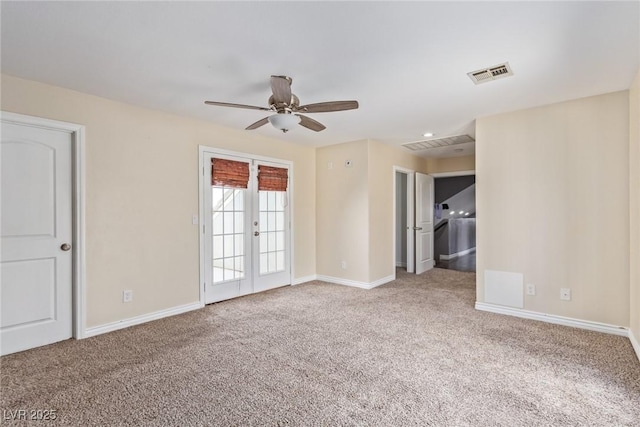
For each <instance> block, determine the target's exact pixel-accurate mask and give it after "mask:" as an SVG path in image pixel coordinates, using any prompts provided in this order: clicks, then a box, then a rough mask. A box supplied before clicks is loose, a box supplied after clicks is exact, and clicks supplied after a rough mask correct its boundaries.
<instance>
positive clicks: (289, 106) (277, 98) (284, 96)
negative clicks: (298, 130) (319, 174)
mask: <svg viewBox="0 0 640 427" xmlns="http://www.w3.org/2000/svg"><path fill="white" fill-rule="evenodd" d="M292 81H293V79H292V78H291V77H287V76H271V92H272V95H271V96H270V97H269V101H268V102H269V107H256V106H254V105H244V104H232V103H229V102H218V101H205V102H204V103H205V104H207V105H217V106H219V107H233V108H244V109H248V110H260V111H272V112H275V113H276V114H274V115H271V116H269V117H265V118H263V119H260V120H258V121H257V122H255V123H253V124H251V125H249V126H247V127H246V130H253V129H257V128H259V127H260V126H264V125H266V124H267V123H271V125H272V126H273V127H274V128H276V129H278V130H281V131H282V132H288V131H289V130H290V129H291V128H293V127H294V126H295V125H298V124H299V125H300V126H303V127H306V128H307V129H311V130H313V131H315V132H320V131H321V130H324V129H326V127H325V126H324V125H323V124H322V123H320V122H318V121H316V120H314V119H312V118H310V117H307V116H303V115H301V114H297V113H298V112H301V113H329V112H332V111H345V110H355V109H357V108H358V107H359V105H358V101H329V102H318V103H315V104H307V105H300V100H299V99H298V97H297V96H296V95H294V94H293V93H291V82H292Z"/></svg>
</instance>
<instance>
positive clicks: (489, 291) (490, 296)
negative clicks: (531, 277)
mask: <svg viewBox="0 0 640 427" xmlns="http://www.w3.org/2000/svg"><path fill="white" fill-rule="evenodd" d="M523 283H524V276H523V275H522V273H510V272H507V271H495V270H485V271H484V302H486V303H488V304H499V305H505V306H507V307H515V308H524V292H523V290H524V285H523Z"/></svg>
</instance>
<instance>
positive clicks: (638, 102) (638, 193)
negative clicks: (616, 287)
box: [629, 71, 640, 357]
mask: <svg viewBox="0 0 640 427" xmlns="http://www.w3.org/2000/svg"><path fill="white" fill-rule="evenodd" d="M629 134H630V135H629V136H630V138H629V141H630V144H629V205H630V206H629V208H630V209H629V218H630V224H629V225H630V236H631V242H630V243H631V252H630V267H631V269H630V282H629V284H630V288H631V289H630V291H631V294H630V301H631V306H630V311H631V316H630V327H631V331H632V333H633V334H634V336H635V338H636V340H637V341H638V342H640V71H639V72H638V74H637V75H636V78H635V81H634V82H633V85H632V86H631V90H630V91H629ZM638 357H640V354H638Z"/></svg>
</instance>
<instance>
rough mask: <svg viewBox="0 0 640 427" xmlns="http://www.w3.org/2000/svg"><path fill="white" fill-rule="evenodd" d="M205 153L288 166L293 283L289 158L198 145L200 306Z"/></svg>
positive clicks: (291, 261)
mask: <svg viewBox="0 0 640 427" xmlns="http://www.w3.org/2000/svg"><path fill="white" fill-rule="evenodd" d="M205 153H214V154H216V155H220V156H232V157H240V158H243V159H247V160H259V161H263V162H273V163H279V164H283V165H287V167H288V168H289V191H290V193H289V194H291V197H289V223H290V226H289V247H290V248H291V250H290V251H289V265H290V271H291V283H290V285H293V284H294V282H295V280H294V277H295V270H294V258H295V257H294V255H293V254H294V246H293V234H294V230H295V227H294V226H293V218H294V208H293V207H294V199H295V197H293V181H294V180H293V173H294V171H293V162H292V161H290V160H283V159H276V158H274V157H266V156H259V155H254V154H251V153H243V152H240V151H232V150H225V149H222V148H216V147H210V146H207V145H198V215H199V223H198V240H199V243H200V306H201V307H204V306H205V294H204V289H205V283H204V278H205V271H204V269H205V265H206V264H205V246H204V245H205V241H204V230H203V227H204V221H205V213H204V209H205V206H204V178H203V176H204V175H205V174H206V170H205V167H206V165H205V163H204V156H205Z"/></svg>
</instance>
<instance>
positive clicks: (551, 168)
mask: <svg viewBox="0 0 640 427" xmlns="http://www.w3.org/2000/svg"><path fill="white" fill-rule="evenodd" d="M628 153H629V92H628V91H623V92H616V93H611V94H606V95H601V96H594V97H590V98H584V99H578V100H574V101H569V102H563V103H559V104H554V105H549V106H544V107H540V108H533V109H528V110H524V111H517V112H513V113H507V114H501V115H498V116H493V117H487V118H481V119H478V120H477V127H476V191H477V192H476V206H477V225H478V226H477V272H478V275H477V300H478V301H479V302H484V277H483V276H484V271H485V270H486V269H491V270H499V271H510V272H518V273H523V274H524V278H525V283H533V284H535V286H536V292H537V294H536V295H535V296H526V297H525V305H524V308H525V309H526V310H532V311H536V312H542V313H549V314H553V315H560V316H567V317H572V318H577V319H583V320H590V321H596V322H603V323H608V324H613V325H619V326H628V325H629V302H628V301H629V237H628V236H629V162H628ZM561 287H568V288H571V291H572V299H571V301H561V300H560V299H559V293H560V288H561Z"/></svg>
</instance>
